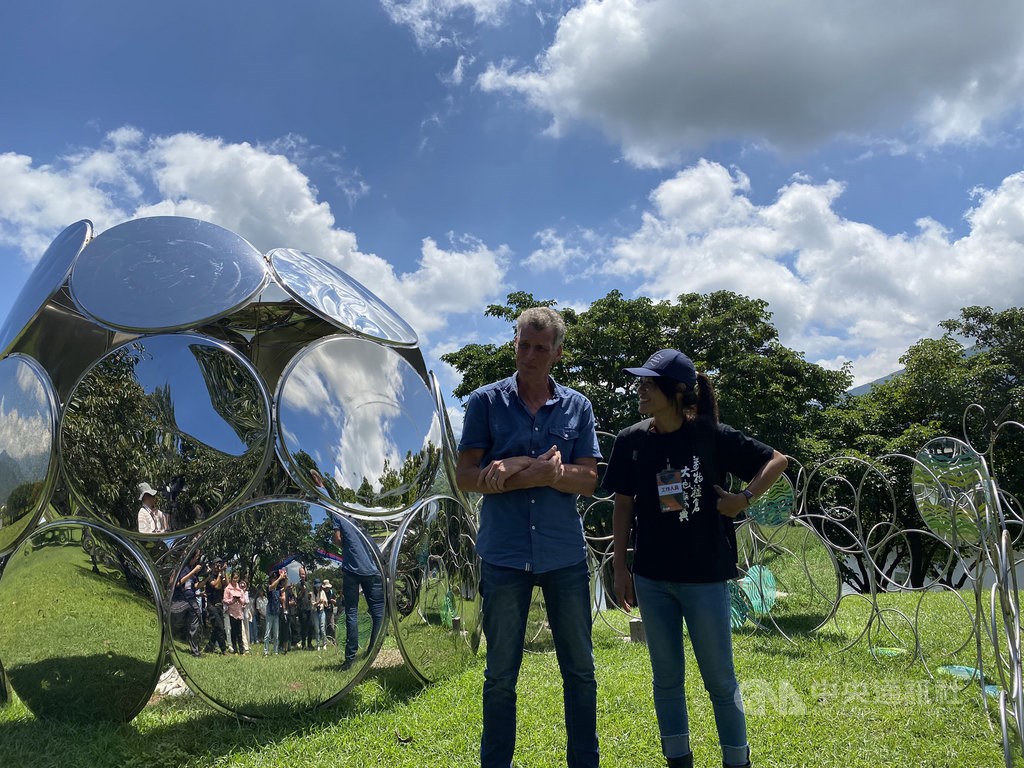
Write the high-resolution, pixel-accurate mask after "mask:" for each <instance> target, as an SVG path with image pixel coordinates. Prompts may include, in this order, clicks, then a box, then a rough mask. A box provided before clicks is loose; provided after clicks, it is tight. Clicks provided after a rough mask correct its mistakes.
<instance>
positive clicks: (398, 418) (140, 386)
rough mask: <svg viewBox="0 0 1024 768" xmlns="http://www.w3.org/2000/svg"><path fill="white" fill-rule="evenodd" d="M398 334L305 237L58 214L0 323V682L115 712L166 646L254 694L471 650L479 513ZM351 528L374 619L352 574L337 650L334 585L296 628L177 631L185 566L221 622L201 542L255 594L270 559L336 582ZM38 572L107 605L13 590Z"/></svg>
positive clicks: (427, 674) (328, 691)
mask: <svg viewBox="0 0 1024 768" xmlns="http://www.w3.org/2000/svg"><path fill="white" fill-rule="evenodd" d="M417 344H418V339H417V336H416V333H415V332H414V331H413V330H412V328H411V327H409V325H408V324H407V323H406V322H405V321H404V320H403V319H402V318H401V317H400V316H399V315H398V314H397V313H396V312H395V311H394V310H392V309H391V308H390V307H388V306H387V304H385V303H384V302H383V301H381V300H380V299H379V298H378V297H377V296H375V295H374V294H373V293H372V292H371V291H370V290H369V289H367V288H366V287H364V286H363V285H361V284H360V283H359V282H358V281H356V280H354V279H353V278H352V277H351V276H349V275H347V274H346V273H345V272H343V271H342V270H340V269H339V268H337V267H335V266H333V265H332V264H329V263H328V262H325V261H323V260H321V259H319V258H317V257H315V256H312V255H310V254H307V253H304V252H302V251H298V250H295V249H290V248H278V249H275V250H273V251H270V252H269V253H267V254H265V255H264V254H262V253H260V252H259V251H258V250H257V249H256V248H254V247H253V246H252V245H251V244H250V243H248V242H246V241H245V240H244V239H243V238H241V237H239V236H238V235H236V234H234V233H233V232H230V231H228V230H226V229H223V228H221V227H218V226H216V225H214V224H210V223H208V222H203V221H198V220H195V219H188V218H181V217H171V216H161V217H153V218H144V219H136V220H132V221H128V222H125V223H123V224H120V225H118V226H115V227H113V228H111V229H109V230H107V231H105V232H103V233H101V234H99V235H98V236H96V237H93V228H92V224H91V223H90V222H88V221H80V222H77V223H75V224H72V225H71V226H69V227H68V228H67V229H65V230H64V231H63V232H61V233H60V234H59V235H58V236H57V238H56V239H55V240H54V241H53V243H52V244H51V246H50V247H49V248H48V249H47V251H46V253H45V254H44V255H43V257H42V259H41V260H40V262H39V264H38V265H37V267H36V269H35V271H34V272H33V273H32V275H31V276H30V278H29V280H28V283H27V284H26V286H25V288H24V290H23V291H22V293H21V295H20V296H19V297H18V299H17V301H16V303H15V305H14V307H13V309H12V310H11V313H10V315H9V316H8V317H7V319H6V320H5V322H4V324H3V325H2V326H0V353H2V355H3V357H2V359H0V664H2V666H0V669H2V670H3V675H2V677H3V680H0V682H3V681H4V680H7V681H9V682H10V687H11V689H12V690H13V691H14V692H15V693H16V694H17V695H18V696H19V697H20V698H21V699H22V700H23V701H24V702H25V704H26V705H27V706H28V707H29V708H30V709H32V711H33V712H35V713H36V714H37V715H41V716H53V717H63V716H67V717H75V718H82V719H110V720H129V719H131V718H132V717H134V716H135V714H137V713H138V711H139V710H140V709H141V708H142V706H144V705H145V703H146V701H147V700H148V699H149V697H150V695H151V694H152V692H153V690H154V686H155V684H156V680H157V677H158V676H159V674H160V672H161V671H162V668H163V666H164V663H165V662H164V659H165V657H166V656H167V655H168V654H169V657H170V659H171V660H172V661H173V663H174V665H175V666H176V667H177V668H178V670H179V671H180V672H181V674H182V676H183V677H184V678H185V680H186V681H188V683H189V684H190V686H191V687H192V688H193V689H194V690H195V691H196V692H197V693H198V694H199V695H201V696H202V697H203V698H204V699H206V700H207V701H208V702H210V703H211V704H212V705H213V706H215V707H217V708H218V709H220V710H222V711H225V712H228V713H233V714H235V715H238V716H241V717H245V718H261V717H274V716H282V715H293V714H295V713H297V712H302V711H305V710H310V709H314V708H318V707H322V706H326V705H329V704H331V703H332V702H334V701H335V700H336V699H337V698H338V697H339V696H340V695H341V694H342V693H343V692H344V691H346V690H348V689H349V688H351V687H352V686H353V685H356V684H357V683H358V682H359V681H360V680H361V679H363V678H364V677H365V676H367V675H373V674H374V673H375V670H377V669H378V668H379V667H382V666H390V665H394V664H395V663H399V664H401V663H403V661H402V660H404V663H405V664H407V665H408V666H409V667H410V669H411V671H412V673H413V674H414V675H415V676H416V677H417V678H419V679H421V680H434V679H437V678H438V677H440V676H441V675H443V674H445V673H446V672H447V671H448V670H452V669H457V668H458V667H459V666H460V665H462V664H463V663H465V660H466V659H467V657H471V656H472V654H474V653H475V652H476V649H477V647H478V644H479V639H480V629H479V621H478V614H479V601H478V598H477V595H478V590H477V583H478V577H477V574H478V573H479V569H478V568H477V566H476V552H475V530H476V528H475V525H474V523H473V519H472V515H471V511H470V505H469V503H468V501H467V499H466V498H465V497H464V496H463V495H462V494H460V493H459V492H458V491H457V490H455V489H454V487H453V474H452V468H453V466H454V456H453V455H452V452H453V451H454V439H453V437H452V435H451V434H450V429H451V428H450V426H449V424H448V421H447V418H446V414H445V411H444V403H443V400H442V398H441V395H440V392H439V389H438V387H437V383H436V381H435V380H434V379H433V377H432V375H431V374H430V373H429V372H428V371H427V369H426V365H425V362H424V359H423V355H422V354H421V352H420V350H419V348H418V346H417ZM432 494H433V496H432ZM436 494H442V495H441V496H437V495H436ZM428 497H430V498H429V499H428ZM40 520H43V521H49V522H44V523H42V524H40ZM342 534H344V535H342ZM343 541H344V542H348V544H347V545H345V544H342V542H343ZM349 546H350V547H355V548H358V549H359V550H360V553H361V554H359V557H361V558H363V562H364V563H366V562H369V563H372V565H371V566H370V569H369V573H370V574H371V576H372V575H375V576H374V578H376V579H378V580H379V582H380V587H381V589H380V602H379V603H378V602H376V599H375V602H374V605H375V606H377V607H380V606H383V611H384V617H385V618H386V619H387V621H386V622H385V623H384V626H383V627H382V628H381V631H380V632H379V633H378V634H377V635H376V636H375V637H374V639H373V642H372V643H369V645H367V643H368V641H369V639H370V633H369V632H368V631H364V630H365V627H363V626H362V625H364V624H366V623H367V621H368V619H366V618H365V614H366V608H367V605H366V596H365V590H364V593H363V596H361V597H359V598H358V600H359V610H358V614H357V615H358V617H359V618H358V621H359V623H360V627H361V629H360V630H359V632H358V634H359V637H358V638H357V639H358V642H359V643H360V645H359V653H358V655H357V656H355V657H354V658H352V659H351V660H349V659H348V658H347V656H348V655H349V652H348V651H346V650H345V639H346V638H345V637H344V635H345V619H344V615H343V613H342V612H341V611H339V616H338V617H337V620H336V621H335V622H334V627H333V629H334V636H333V637H332V639H331V642H330V643H329V644H328V647H327V648H326V649H321V650H320V651H317V652H314V653H308V652H306V653H299V652H296V653H294V654H289V656H288V657H287V660H285V659H284V658H282V657H281V656H278V657H274V656H273V654H272V653H269V654H268V656H267V657H264V656H263V653H262V650H263V638H262V637H243V639H244V640H245V641H246V644H247V647H248V649H249V655H250V657H251V658H244V659H240V658H230V657H225V656H222V655H221V654H220V653H205V654H204V653H203V652H202V650H199V651H198V653H193V651H194V648H193V645H191V644H190V638H189V631H190V628H191V629H194V628H195V626H197V625H195V624H192V623H191V621H192V617H193V616H194V615H195V616H198V615H199V614H198V613H195V614H194V613H193V612H192V607H191V606H192V605H193V598H192V597H191V595H192V591H191V588H192V587H193V586H194V587H195V588H196V593H195V594H196V599H195V603H194V604H195V605H196V606H197V607H198V608H199V609H201V608H202V606H203V604H204V603H205V604H206V613H205V618H204V623H202V624H199V625H198V626H200V627H201V630H200V631H201V633H202V634H201V639H202V644H203V647H204V648H205V647H206V643H207V640H211V639H212V637H211V635H212V633H214V630H215V627H216V625H217V621H220V623H221V627H220V631H221V632H225V630H227V634H230V633H231V632H233V631H235V630H237V629H238V627H237V626H235V625H234V624H232V623H231V618H230V617H229V618H228V619H227V620H226V621H227V624H226V625H225V624H224V622H225V619H224V610H223V608H224V606H223V602H221V603H217V602H216V601H217V600H219V599H220V598H219V586H218V585H220V584H221V581H220V580H219V579H218V578H217V577H216V576H215V574H217V573H219V572H220V571H219V569H220V566H219V565H215V562H216V561H217V560H221V561H223V563H224V568H225V569H227V570H229V571H230V570H233V571H234V572H235V573H236V574H237V575H238V577H239V579H241V580H244V581H246V582H247V587H250V588H251V591H252V592H253V593H255V594H258V593H259V590H260V589H265V588H266V585H267V584H268V582H269V580H270V578H272V576H274V575H276V574H277V573H278V571H280V570H285V571H287V573H288V582H294V588H295V590H296V591H297V592H299V588H298V584H299V582H301V581H303V579H301V578H300V573H301V574H305V576H306V578H305V581H306V582H308V583H309V584H310V585H311V584H312V583H313V581H314V580H320V581H321V583H323V582H327V583H331V584H332V587H333V590H332V593H333V594H334V596H335V598H336V602H339V603H340V602H342V594H341V593H342V588H343V585H344V584H345V583H346V576H345V573H346V563H348V564H349V565H351V564H352V563H354V562H356V559H357V555H356V554H353V553H354V550H349V551H348V552H346V547H349ZM381 547H388V548H387V549H386V550H385V551H386V553H387V554H386V555H382V554H381V552H380V548H381ZM424 548H425V549H424ZM424 551H426V552H428V553H429V556H428V558H427V560H426V561H423V562H421V561H420V560H419V559H418V558H419V554H420V553H421V552H424ZM411 564H415V566H416V567H415V568H413V569H412V570H410V567H411ZM421 566H422V567H421ZM54 569H56V570H54ZM416 569H420V570H416ZM54 574H57V575H59V577H60V578H61V579H62V580H63V581H62V588H66V589H68V590H69V594H80V595H83V598H82V599H83V600H86V601H87V600H88V597H89V596H96V597H97V598H103V600H104V601H105V602H104V605H107V606H108V607H111V610H109V611H107V612H104V611H100V612H99V614H98V615H95V616H94V618H95V619H97V620H98V621H99V622H100V627H101V629H98V628H97V626H94V622H92V620H91V619H90V620H89V621H86V620H85V619H77V620H76V621H73V622H70V623H68V622H67V621H66V620H67V618H68V616H67V608H68V606H67V605H66V604H65V602H64V601H63V600H61V601H56V602H54V603H53V604H52V605H49V606H46V607H45V609H43V610H40V611H38V612H36V611H31V612H28V611H26V610H25V609H24V606H25V605H27V604H32V603H33V601H34V600H36V599H37V596H38V594H39V593H40V592H41V591H42V590H43V589H45V587H46V585H47V582H48V580H50V579H52V578H54ZM188 574H194V576H193V577H191V578H190V579H184V580H182V577H183V576H186V575H188ZM179 580H181V583H179ZM371 581H372V578H371ZM349 583H350V584H351V583H354V582H349ZM396 583H401V584H403V585H405V587H403V588H402V589H401V590H400V594H401V596H402V597H401V599H402V606H403V607H402V608H401V609H400V610H399V609H396V607H395V602H396V600H398V598H397V597H396V595H395V592H394V589H393V585H394V584H396ZM183 584H184V585H185V586H186V587H187V588H186V589H184V591H183V587H182V585H183ZM412 585H415V587H416V588H415V589H413V588H412ZM288 592H289V593H290V592H291V589H289V590H288ZM409 601H412V603H410V602H409ZM253 602H254V603H255V596H254V598H253ZM352 604H354V603H352ZM410 605H412V606H414V607H413V608H412V610H407V609H408V608H409V607H410ZM113 606H118V609H117V610H114V609H113ZM229 608H231V610H229V611H228V613H231V612H237V609H236V608H234V607H232V606H229ZM296 610H304V609H303V608H301V607H299V608H296ZM88 613H89V612H82V613H76V614H75V615H76V616H82V615H87V614H88ZM326 615H327V612H325V623H326ZM330 616H331V618H335V617H334V612H333V611H332V612H330ZM244 618H246V619H247V618H248V617H246V616H244ZM215 619H216V620H215ZM239 621H241V620H239ZM61 622H64V623H61ZM90 622H92V623H90ZM389 623H390V625H391V626H393V627H394V630H393V635H392V637H391V639H389V638H388V637H387V636H386V635H387V634H388V633H387V625H388V624H389ZM265 624H266V621H264V625H265ZM414 625H415V626H414ZM65 626H67V628H69V629H70V630H71V633H70V635H69V636H67V637H65V636H64V634H62V630H61V628H62V627H65ZM249 628H250V627H249V624H248V622H246V623H245V629H249ZM255 629H256V630H257V635H258V634H260V633H261V632H262V627H255ZM308 629H309V624H308V622H306V621H305V620H304V622H303V623H301V626H300V630H299V631H300V632H303V633H304V632H306V630H308ZM318 630H319V628H318V627H317V631H318ZM26 633H28V634H26ZM246 634H248V633H247V632H243V635H246ZM28 636H30V637H31V640H32V642H29V643H26V642H25V638H26V637H28ZM414 636H415V640H414V639H413V637H414ZM353 638H355V636H354V635H353ZM195 639H196V638H195V636H194V635H193V636H192V638H191V640H192V641H195ZM223 639H224V638H223V637H221V638H220V639H219V640H217V643H219V642H222V641H223ZM321 641H322V640H321V638H320V636H319V634H318V645H319V643H320V642H321ZM217 643H214V647H215V648H217V650H220V648H219V647H218V645H217ZM268 650H269V649H268ZM71 663H74V664H76V665H84V667H83V668H84V669H86V670H87V671H88V674H76V675H70V676H69V675H67V673H66V671H67V665H68V664H71ZM243 664H244V666H242V665H243ZM107 676H113V677H114V678H116V679H114V680H108V679H107ZM115 683H117V684H116V685H115ZM6 691H7V688H6V683H4V685H3V692H4V694H5V695H4V696H3V697H0V702H2V701H4V700H6ZM97 694H98V695H97Z"/></svg>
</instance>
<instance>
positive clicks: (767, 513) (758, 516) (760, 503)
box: [747, 475, 796, 525]
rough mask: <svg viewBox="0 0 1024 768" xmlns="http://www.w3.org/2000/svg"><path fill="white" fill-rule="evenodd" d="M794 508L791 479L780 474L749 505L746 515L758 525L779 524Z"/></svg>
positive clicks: (786, 518) (787, 517)
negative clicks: (769, 486)
mask: <svg viewBox="0 0 1024 768" xmlns="http://www.w3.org/2000/svg"><path fill="white" fill-rule="evenodd" d="M795 509H796V504H795V501H794V491H793V481H792V480H790V479H789V478H788V477H787V476H786V475H780V476H779V479H778V480H776V481H775V482H774V483H772V486H771V488H769V489H768V490H767V491H765V492H764V493H763V494H761V496H759V497H758V498H757V500H756V501H754V503H753V504H751V505H750V509H749V510H748V511H747V515H748V516H749V517H750V518H752V519H753V520H754V522H756V523H758V524H759V525H781V524H782V523H784V522H785V521H786V520H788V519H789V516H790V514H792V513H793V511H794V510H795Z"/></svg>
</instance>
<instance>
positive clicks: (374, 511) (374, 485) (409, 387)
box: [275, 336, 441, 517]
mask: <svg viewBox="0 0 1024 768" xmlns="http://www.w3.org/2000/svg"><path fill="white" fill-rule="evenodd" d="M275 401H276V405H277V426H278V429H277V433H278V441H279V442H278V448H279V452H280V454H281V457H282V459H283V460H284V463H285V466H286V467H287V469H288V471H289V473H290V474H291V475H292V478H293V479H294V480H295V482H296V483H298V484H299V485H300V486H302V487H303V488H306V489H307V490H309V491H310V492H311V493H314V494H316V495H317V496H319V497H320V498H323V499H325V500H328V501H331V502H333V503H334V504H337V505H339V506H341V507H343V508H344V509H345V510H347V511H349V512H351V513H353V514H356V515H362V516H367V517H393V516H396V515H398V514H401V513H402V512H403V511H404V510H406V509H408V507H409V506H410V504H411V503H412V502H413V501H415V500H416V499H417V498H420V497H421V496H422V495H423V493H424V491H425V490H426V489H427V488H428V487H429V485H430V483H431V482H432V481H433V477H434V472H435V470H436V469H437V466H438V460H439V453H440V450H441V421H440V418H439V416H438V413H437V409H436V407H435V404H434V397H433V393H432V392H431V390H430V388H429V386H428V384H427V382H426V381H424V379H423V378H422V377H421V376H420V374H419V373H418V372H417V371H416V370H415V369H414V368H413V367H412V365H410V364H409V362H408V361H407V360H406V359H405V358H404V357H403V356H402V355H401V354H400V353H398V352H397V351H396V350H394V349H392V348H390V347H385V346H381V345H380V344H375V343H373V342H371V341H367V340H366V339H361V338H355V337H352V336H331V337H328V338H326V339H322V340H320V341H317V342H315V343H313V344H311V345H309V346H308V347H307V348H305V349H304V350H302V351H301V352H300V353H299V354H297V355H296V356H295V358H294V359H293V360H292V362H291V364H290V365H289V366H288V368H287V369H286V370H285V372H284V373H283V374H282V376H281V381H280V384H279V385H278V391H277V395H276V397H275Z"/></svg>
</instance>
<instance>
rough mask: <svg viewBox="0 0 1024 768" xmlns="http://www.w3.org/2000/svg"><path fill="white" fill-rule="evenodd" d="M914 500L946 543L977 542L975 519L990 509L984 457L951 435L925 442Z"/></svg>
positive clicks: (917, 468) (913, 474)
mask: <svg viewBox="0 0 1024 768" xmlns="http://www.w3.org/2000/svg"><path fill="white" fill-rule="evenodd" d="M917 460H918V461H919V462H920V463H921V465H917V464H915V465H914V468H913V470H912V472H911V480H912V481H913V485H914V501H915V502H916V504H917V511H918V512H919V513H920V514H921V518H922V519H923V520H924V522H925V525H927V526H928V530H930V531H931V532H932V533H934V534H935V535H936V536H939V537H940V538H941V539H943V540H944V541H945V542H947V543H948V544H951V545H953V546H954V547H955V546H958V545H961V544H971V545H974V544H977V543H978V542H979V540H980V535H981V534H980V532H979V528H978V522H979V521H980V520H984V518H985V515H986V514H987V512H988V510H989V508H990V494H991V482H990V479H989V474H988V467H987V466H986V465H985V461H984V459H982V457H981V456H980V455H978V453H977V452H975V451H974V449H973V448H971V447H970V446H968V445H967V444H966V443H964V442H962V441H960V440H957V439H955V438H952V437H938V438H935V439H934V440H930V441H928V442H927V443H926V444H925V445H924V447H922V448H921V450H920V451H919V452H918V454H917Z"/></svg>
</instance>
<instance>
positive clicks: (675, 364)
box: [622, 349, 697, 387]
mask: <svg viewBox="0 0 1024 768" xmlns="http://www.w3.org/2000/svg"><path fill="white" fill-rule="evenodd" d="M622 370H624V371H625V372H626V373H632V374H633V375H634V376H650V377H654V378H657V377H661V376H664V377H665V378H667V379H674V380H675V381H681V382H682V383H683V384H686V385H687V386H689V387H693V386H696V384H697V368H696V367H695V366H694V364H693V360H691V359H690V358H688V357H687V356H686V355H684V354H683V353H682V352H680V351H679V350H678V349H660V350H658V351H657V352H655V353H654V354H653V355H651V356H650V357H649V358H647V362H646V363H644V365H643V367H642V368H623V369H622Z"/></svg>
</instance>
